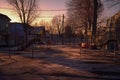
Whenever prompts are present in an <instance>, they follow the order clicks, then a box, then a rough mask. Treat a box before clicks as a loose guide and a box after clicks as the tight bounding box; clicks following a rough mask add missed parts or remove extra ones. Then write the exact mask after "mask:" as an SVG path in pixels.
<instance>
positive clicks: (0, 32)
mask: <svg viewBox="0 0 120 80" xmlns="http://www.w3.org/2000/svg"><path fill="white" fill-rule="evenodd" d="M10 20H11V19H10V18H9V17H8V16H6V15H4V14H1V13H0V46H4V45H7V44H8V33H9V24H10Z"/></svg>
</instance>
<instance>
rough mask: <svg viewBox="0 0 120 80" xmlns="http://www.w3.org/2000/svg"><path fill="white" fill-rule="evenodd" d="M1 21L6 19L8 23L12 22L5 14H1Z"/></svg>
mask: <svg viewBox="0 0 120 80" xmlns="http://www.w3.org/2000/svg"><path fill="white" fill-rule="evenodd" d="M0 19H5V20H8V21H10V20H11V19H10V18H9V17H8V16H6V15H4V14H1V13H0Z"/></svg>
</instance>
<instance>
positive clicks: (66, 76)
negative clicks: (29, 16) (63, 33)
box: [0, 45, 120, 80]
mask: <svg viewBox="0 0 120 80" xmlns="http://www.w3.org/2000/svg"><path fill="white" fill-rule="evenodd" d="M80 52H81V53H80ZM33 57H34V58H32V49H31V48H29V49H27V50H26V51H11V58H9V56H8V51H6V50H5V51H0V80H120V57H119V55H115V54H113V53H106V54H104V51H102V50H90V49H82V50H81V51H80V49H79V46H78V45H64V46H63V45H53V46H52V45H51V46H38V45H37V46H36V47H34V49H33Z"/></svg>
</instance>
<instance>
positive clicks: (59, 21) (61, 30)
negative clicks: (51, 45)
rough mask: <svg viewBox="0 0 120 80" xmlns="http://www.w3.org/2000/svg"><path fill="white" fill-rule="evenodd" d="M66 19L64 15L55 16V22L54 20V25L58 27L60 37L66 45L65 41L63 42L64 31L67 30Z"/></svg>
mask: <svg viewBox="0 0 120 80" xmlns="http://www.w3.org/2000/svg"><path fill="white" fill-rule="evenodd" d="M64 18H65V16H64V15H63V16H61V15H58V16H54V17H53V20H52V25H53V26H55V27H57V28H56V29H57V32H58V35H59V37H60V38H61V42H62V44H64V41H63V34H64V30H65V27H64Z"/></svg>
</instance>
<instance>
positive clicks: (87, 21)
mask: <svg viewBox="0 0 120 80" xmlns="http://www.w3.org/2000/svg"><path fill="white" fill-rule="evenodd" d="M95 1H97V4H96V2H95ZM67 5H68V17H69V18H68V19H71V17H72V19H71V20H73V22H75V23H76V24H77V26H80V27H83V28H84V30H85V32H84V35H85V36H87V35H88V30H91V29H92V33H96V29H97V26H96V25H97V18H98V15H100V13H101V12H102V10H103V7H102V6H103V5H102V3H101V1H100V0H70V1H69V2H68V4H67ZM95 9H96V10H95ZM74 20H75V21H74ZM93 25H94V26H93ZM93 35H94V34H93Z"/></svg>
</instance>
